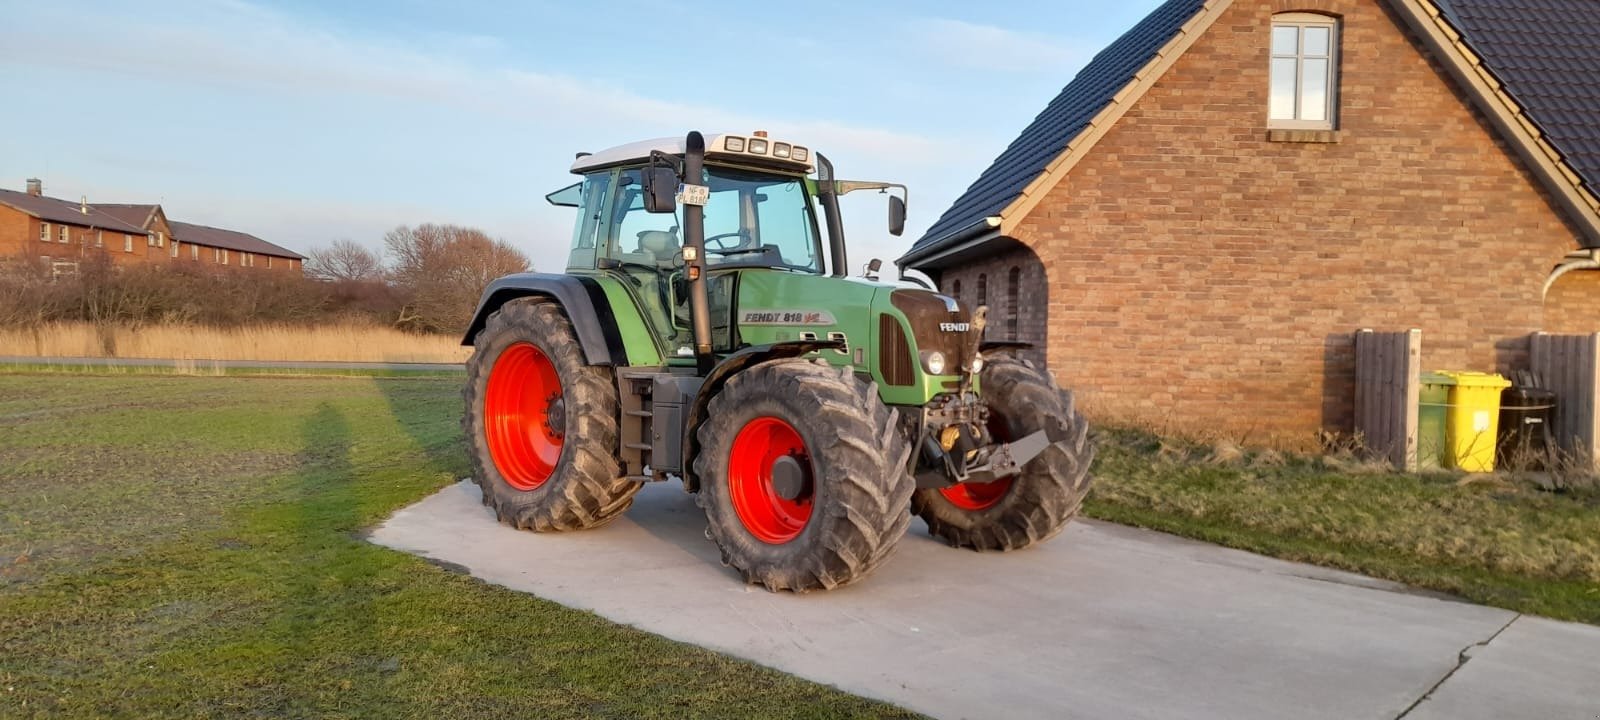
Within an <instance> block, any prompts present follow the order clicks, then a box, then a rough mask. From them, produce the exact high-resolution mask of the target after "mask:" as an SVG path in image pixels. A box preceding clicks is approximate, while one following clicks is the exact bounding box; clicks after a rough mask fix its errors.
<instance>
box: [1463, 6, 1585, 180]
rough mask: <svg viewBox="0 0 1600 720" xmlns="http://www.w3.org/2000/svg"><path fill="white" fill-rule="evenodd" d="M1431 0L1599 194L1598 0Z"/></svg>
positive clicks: (1573, 167) (1485, 65) (1530, 117)
mask: <svg viewBox="0 0 1600 720" xmlns="http://www.w3.org/2000/svg"><path fill="white" fill-rule="evenodd" d="M1434 4H1436V5H1438V6H1439V9H1440V10H1441V11H1443V12H1444V17H1445V19H1446V20H1448V21H1449V22H1450V24H1451V25H1452V26H1453V27H1455V29H1456V30H1457V31H1458V32H1460V33H1461V37H1462V39H1463V40H1464V41H1465V42H1466V44H1467V46H1468V47H1470V48H1471V49H1472V52H1474V53H1476V54H1477V55H1478V57H1480V58H1482V60H1483V64H1484V67H1486V68H1487V69H1488V70H1489V72H1490V73H1492V74H1493V75H1494V76H1495V77H1496V78H1498V79H1499V80H1500V82H1501V83H1502V84H1503V85H1504V86H1505V90H1506V92H1507V93H1508V94H1510V95H1511V97H1512V98H1514V99H1516V101H1517V104H1519V105H1521V106H1522V108H1523V111H1524V112H1526V113H1527V115H1528V118H1529V119H1530V120H1532V121H1533V122H1534V124H1535V125H1537V126H1539V129H1540V131H1542V132H1543V133H1544V136H1545V140H1546V141H1548V142H1549V143H1550V144H1551V145H1552V146H1554V147H1555V149H1556V151H1557V152H1559V153H1561V155H1562V157H1563V158H1564V159H1565V160H1566V161H1567V164H1568V165H1570V166H1572V169H1573V170H1574V171H1576V172H1577V173H1578V175H1579V176H1580V177H1582V179H1583V184H1584V185H1585V186H1586V187H1587V188H1588V189H1589V192H1591V193H1593V194H1595V195H1600V2H1596V0H1434Z"/></svg>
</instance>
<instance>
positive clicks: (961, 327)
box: [939, 323, 972, 333]
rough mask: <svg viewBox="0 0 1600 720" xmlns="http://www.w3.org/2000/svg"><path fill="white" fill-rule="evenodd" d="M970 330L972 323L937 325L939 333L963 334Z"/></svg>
mask: <svg viewBox="0 0 1600 720" xmlns="http://www.w3.org/2000/svg"><path fill="white" fill-rule="evenodd" d="M971 329H972V323H939V331H940V332H953V333H964V332H967V331H969V330H971Z"/></svg>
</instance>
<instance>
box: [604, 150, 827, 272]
mask: <svg viewBox="0 0 1600 720" xmlns="http://www.w3.org/2000/svg"><path fill="white" fill-rule="evenodd" d="M703 183H704V184H705V185H706V186H708V187H709V188H710V189H711V198H710V200H709V201H708V202H707V203H706V205H705V229H706V260H707V263H708V264H709V265H711V266H712V267H723V266H738V267H769V268H779V269H787V270H794V271H799V272H808V273H817V274H820V273H821V272H822V256H821V253H820V249H821V246H820V244H819V243H818V241H817V224H816V216H815V214H814V213H813V211H812V204H811V195H810V192H809V190H808V189H807V187H806V181H805V179H804V178H800V177H792V176H781V175H771V174H765V173H758V172H751V171H747V170H738V169H734V168H726V167H716V166H711V167H707V168H706V170H705V178H704V180H703ZM617 184H618V193H617V203H616V205H614V206H612V208H613V210H612V212H613V216H612V222H611V223H610V226H611V227H610V230H611V232H609V233H608V235H609V237H608V242H607V245H606V247H607V249H608V251H609V252H607V253H606V256H608V257H610V258H612V259H614V260H619V261H623V262H629V263H641V264H653V265H657V266H659V267H662V268H668V267H672V266H675V265H681V264H682V255H681V254H682V251H683V233H682V227H683V207H682V206H680V207H679V208H678V210H677V212H676V213H674V214H672V215H668V214H659V215H658V214H651V213H648V212H645V209H644V182H643V178H642V177H641V171H640V170H638V169H630V170H622V171H621V172H620V173H619V177H618V180H617Z"/></svg>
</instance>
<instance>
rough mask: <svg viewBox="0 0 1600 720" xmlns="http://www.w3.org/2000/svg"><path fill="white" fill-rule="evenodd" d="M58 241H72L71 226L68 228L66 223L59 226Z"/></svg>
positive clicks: (63, 243) (65, 242)
mask: <svg viewBox="0 0 1600 720" xmlns="http://www.w3.org/2000/svg"><path fill="white" fill-rule="evenodd" d="M56 242H59V243H61V244H62V245H65V244H67V243H69V242H72V234H71V228H68V227H67V226H66V225H61V226H59V230H58V232H57V233H56Z"/></svg>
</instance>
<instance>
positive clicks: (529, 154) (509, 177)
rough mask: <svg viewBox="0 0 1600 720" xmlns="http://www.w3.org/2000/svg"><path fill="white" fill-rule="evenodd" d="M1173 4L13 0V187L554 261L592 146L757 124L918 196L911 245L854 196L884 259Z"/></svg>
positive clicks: (245, 226)
mask: <svg viewBox="0 0 1600 720" xmlns="http://www.w3.org/2000/svg"><path fill="white" fill-rule="evenodd" d="M1158 4H1159V0H1127V1H1125V2H1118V3H1105V2H1098V1H1097V2H1090V1H1087V0H1042V1H1039V2H987V3H972V2H944V1H941V0H931V1H926V2H879V3H864V2H848V1H845V2H833V1H832V0H817V1H816V2H812V3H809V4H788V3H760V4H757V3H720V2H702V3H694V4H690V3H684V2H677V0H648V1H646V0H615V1H613V2H605V3H589V2H571V1H570V0H566V1H562V2H541V1H539V0H529V1H524V2H515V3H503V4H484V3H473V2H433V1H430V0H389V1H386V2H376V1H374V2H367V1H358V2H342V3H329V2H315V1H308V2H301V1H298V0H287V1H283V2H264V1H263V2H248V1H244V0H174V1H172V2H163V1H157V2H140V3H85V2H78V1H77V0H48V1H41V0H0V17H3V18H5V25H6V31H5V32H4V33H3V35H0V87H3V88H5V90H6V95H7V102H6V105H7V111H6V112H4V113H0V188H8V189H13V190H21V189H22V188H23V183H24V180H25V179H26V178H30V177H38V178H41V179H42V180H43V181H44V187H45V194H46V195H50V196H52V197H59V198H64V199H70V200H77V199H79V198H80V197H87V198H88V199H89V201H90V203H91V204H92V203H94V202H96V201H100V202H142V203H160V204H161V205H162V206H163V207H164V208H165V209H166V212H167V216H168V217H169V218H172V219H174V220H183V221H187V222H195V223H200V224H206V225H216V226H221V227H227V228H231V229H236V230H242V231H245V232H249V233H251V234H254V235H257V236H259V237H261V238H263V239H265V240H268V241H270V242H274V243H277V244H279V245H283V246H285V247H288V248H290V249H292V250H296V251H300V252H305V251H307V250H309V249H311V248H314V247H318V246H323V245H326V244H328V243H329V242H332V241H333V240H336V239H349V240H354V241H356V242H359V243H362V244H364V245H367V246H369V247H372V248H374V249H379V248H381V246H382V238H383V235H384V233H385V232H386V231H388V230H390V229H392V228H394V227H396V226H399V225H416V224H420V223H426V222H435V223H455V224H461V225H470V226H474V227H479V228H482V229H484V230H486V231H488V232H489V233H490V234H491V235H494V236H496V237H500V238H503V239H505V240H506V241H508V242H510V243H511V244H512V245H514V246H516V247H517V248H518V249H520V250H522V251H523V252H525V253H526V254H527V255H528V256H529V257H530V258H531V259H532V260H533V263H534V265H535V267H536V268H538V269H540V270H546V271H560V269H561V266H562V265H563V264H564V262H565V257H566V247H567V244H568V241H569V239H570V237H571V227H572V221H573V211H572V210H571V209H567V208H556V207H551V206H549V205H548V204H547V203H545V201H544V195H545V194H546V193H548V192H550V191H552V190H555V189H558V188H560V187H563V186H565V185H567V184H570V183H571V182H573V181H574V180H575V177H574V176H572V175H570V174H569V172H568V168H569V166H570V165H571V162H572V158H573V155H574V153H576V152H580V151H590V152H593V151H598V150H603V149H605V148H607V147H611V146H614V145H621V144H624V143H628V142H633V141H636V140H642V139H647V138H655V137H664V136H675V135H682V134H684V133H685V132H687V131H689V130H702V131H705V132H707V133H710V132H749V131H752V130H756V129H764V130H767V131H769V132H770V133H771V134H772V136H773V137H779V138H785V139H791V140H793V141H794V142H796V143H799V144H802V145H808V146H810V147H812V148H815V149H816V150H818V151H820V152H822V153H824V154H826V155H827V156H828V157H829V158H830V159H831V160H832V161H833V163H834V165H835V168H836V169H837V171H838V173H839V175H840V177H844V178H849V179H860V180H884V181H892V182H902V183H904V184H906V185H908V186H910V200H911V202H910V213H909V218H908V223H907V230H906V233H905V235H904V236H903V237H901V238H894V237H892V236H890V235H889V234H888V232H887V228H886V225H887V222H886V216H887V205H886V203H885V201H884V199H883V198H882V196H880V195H876V194H870V193H858V194H856V195H851V196H849V197H847V198H845V199H844V200H843V202H844V203H845V211H846V212H845V219H846V224H847V237H848V238H849V240H850V246H851V262H852V265H857V266H859V265H861V264H863V263H865V261H866V259H868V258H871V257H879V258H882V259H884V260H885V261H886V262H887V261H892V260H893V259H894V258H896V257H898V256H899V255H901V254H902V253H904V252H905V251H906V250H907V249H909V247H910V245H911V243H912V242H913V241H915V240H916V238H917V237H919V236H920V235H921V233H922V231H924V230H925V229H927V227H928V226H930V225H932V224H933V221H934V220H936V219H937V218H938V216H939V215H940V214H941V213H943V212H944V210H945V209H947V208H948V207H949V205H950V203H951V202H953V201H954V200H955V198H956V197H957V196H959V195H960V193H961V192H962V191H963V190H965V189H966V187H967V186H968V185H970V184H971V183H972V181H973V180H975V179H976V178H977V176H978V174H979V173H980V172H982V171H983V169H984V168H986V167H987V166H988V165H989V163H990V162H991V161H992V160H993V159H994V157H995V156H996V155H998V154H999V153H1000V151H1001V150H1003V149H1004V148H1005V147H1006V145H1007V144H1009V143H1010V142H1011V140H1012V139H1014V138H1015V137H1016V135H1017V134H1018V133H1019V132H1020V131H1021V130H1022V128H1023V127H1025V126H1026V125H1027V124H1028V123H1029V122H1030V121H1031V120H1032V119H1033V117H1034V116H1035V115H1037V114H1038V113H1039V111H1040V110H1042V109H1043V108H1044V106H1045V105H1046V104H1047V103H1048V102H1049V101H1050V99H1051V98H1052V97H1054V96H1055V95H1056V93H1057V92H1059V91H1060V89H1061V87H1062V86H1064V85H1065V84H1066V83H1067V82H1069V81H1070V80H1071V79H1072V77H1073V75H1075V74H1076V73H1077V71H1078V70H1079V69H1080V68H1082V67H1083V65H1084V64H1086V63H1087V62H1088V61H1089V59H1090V58H1091V57H1093V55H1094V54H1095V53H1096V52H1098V51H1099V50H1100V49H1101V48H1103V47H1105V46H1106V45H1108V44H1110V42H1111V41H1113V40H1114V39H1115V38H1116V37H1117V36H1118V35H1120V34H1121V33H1122V32H1124V31H1125V30H1127V29H1128V28H1129V27H1132V26H1133V24H1134V23H1136V22H1138V20H1139V19H1140V18H1142V17H1143V16H1144V15H1145V14H1147V13H1149V12H1150V11H1151V10H1153V9H1154V8H1155V7H1156V6H1157V5H1158Z"/></svg>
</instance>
